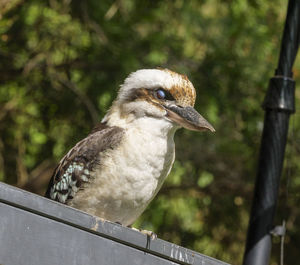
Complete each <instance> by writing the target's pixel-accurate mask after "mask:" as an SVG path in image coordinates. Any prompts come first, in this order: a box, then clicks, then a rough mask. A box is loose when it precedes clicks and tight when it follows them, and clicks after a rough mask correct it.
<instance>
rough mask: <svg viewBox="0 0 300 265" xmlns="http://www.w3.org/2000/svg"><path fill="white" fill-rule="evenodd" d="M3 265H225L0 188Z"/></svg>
mask: <svg viewBox="0 0 300 265" xmlns="http://www.w3.org/2000/svg"><path fill="white" fill-rule="evenodd" d="M0 264H1V265H18V264H22V265H27V264H28V265H44V264H45V265H47V264H49V265H50V264H65V265H69V264H70V265H71V264H72V265H73V264H78V265H79V264H80V265H81V264H84V265H89V264H91V265H92V264H103V265H115V264H122V265H135V264H149V265H150V264H151V265H154V264H159V265H160V264H201V265H217V264H226V263H224V262H221V261H218V260H216V259H213V258H210V257H207V256H205V255H201V254H199V253H197V252H194V251H192V250H189V249H186V248H183V247H180V246H177V245H174V244H172V243H169V242H166V241H163V240H161V239H154V240H151V239H149V238H148V237H147V236H146V235H144V234H142V233H140V232H137V231H134V230H132V229H130V228H127V227H123V226H120V225H118V224H115V223H111V222H108V221H105V220H102V219H100V218H97V217H95V216H91V215H88V214H86V213H84V212H81V211H78V210H76V209H73V208H71V207H68V206H65V205H62V204H60V203H57V202H54V201H51V200H48V199H46V198H43V197H40V196H38V195H35V194H32V193H29V192H26V191H24V190H20V189H17V188H15V187H12V186H9V185H7V184H4V183H0Z"/></svg>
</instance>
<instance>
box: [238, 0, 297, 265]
mask: <svg viewBox="0 0 300 265" xmlns="http://www.w3.org/2000/svg"><path fill="white" fill-rule="evenodd" d="M299 19H300V0H289V5H288V12H287V16H286V22H285V28H284V33H283V38H282V44H281V50H280V58H279V62H278V68H277V70H276V71H275V76H274V77H273V78H271V79H270V83H269V89H268V92H267V95H266V98H265V101H264V104H263V108H264V109H265V121H264V129H263V135H262V140H261V147H260V155H259V163H258V171H257V176H256V183H255V191H254V199H253V205H252V210H251V216H250V221H249V227H248V236H247V243H246V249H245V254H244V261H243V264H244V265H268V264H269V260H270V254H271V234H270V232H271V230H272V227H273V218H274V215H275V209H276V202H277V197H278V189H279V182H280V175H281V171H282V165H283V158H284V151H285V145H286V139H287V133H288V124H289V117H290V114H291V113H293V112H294V111H295V109H294V90H295V82H294V81H293V79H292V66H293V64H294V60H295V58H296V54H297V50H298V46H299V31H300V27H299V25H300V23H299Z"/></svg>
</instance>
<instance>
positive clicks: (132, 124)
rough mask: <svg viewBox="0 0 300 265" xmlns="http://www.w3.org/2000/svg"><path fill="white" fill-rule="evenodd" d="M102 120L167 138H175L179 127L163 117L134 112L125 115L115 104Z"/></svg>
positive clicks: (108, 123) (109, 124)
mask: <svg viewBox="0 0 300 265" xmlns="http://www.w3.org/2000/svg"><path fill="white" fill-rule="evenodd" d="M102 122H106V124H107V125H108V126H118V127H121V128H123V129H125V130H128V129H134V130H137V131H139V132H144V133H145V134H151V135H153V136H159V137H166V138H169V137H171V138H173V136H174V133H175V132H176V130H177V129H179V127H178V126H176V125H175V124H174V123H173V122H171V121H168V120H166V119H163V118H160V119H159V118H156V117H151V116H140V117H137V116H136V115H135V114H133V113H129V114H127V115H124V114H123V113H121V111H120V110H119V108H117V107H115V106H112V108H111V109H110V111H109V112H108V113H107V114H106V116H105V117H104V118H103V120H102Z"/></svg>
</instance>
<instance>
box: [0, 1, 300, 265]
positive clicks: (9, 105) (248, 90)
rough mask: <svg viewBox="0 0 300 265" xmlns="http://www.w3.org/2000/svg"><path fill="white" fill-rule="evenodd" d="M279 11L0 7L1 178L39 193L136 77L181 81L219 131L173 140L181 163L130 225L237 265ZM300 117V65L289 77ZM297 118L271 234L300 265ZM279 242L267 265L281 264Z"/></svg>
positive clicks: (85, 4)
mask: <svg viewBox="0 0 300 265" xmlns="http://www.w3.org/2000/svg"><path fill="white" fill-rule="evenodd" d="M286 8H287V1H286V0H273V1H264V0H210V1H208V0H206V1H198V0H190V1H183V0H176V1H173V0H164V1H145V0H117V1H108V0H102V1H98V0H87V1H71V0H64V1H59V0H49V1H45V0H32V1H23V0H1V1H0V180H1V181H4V182H6V183H10V184H13V185H16V186H18V187H21V188H24V189H27V190H30V191H32V192H35V193H38V194H43V193H44V191H45V188H46V185H47V183H48V181H49V178H50V176H51V174H52V172H53V170H54V168H55V166H56V164H57V163H58V161H59V160H60V158H61V157H62V156H63V155H64V154H65V153H66V152H67V151H68V149H69V148H71V147H72V146H73V145H74V144H75V143H76V142H77V141H79V140H80V139H82V138H83V137H85V136H86V135H87V134H88V132H89V131H90V130H91V128H92V127H93V126H94V125H95V124H96V123H97V122H99V121H100V120H101V118H102V117H103V115H104V113H105V111H106V110H107V109H108V107H109V106H110V104H111V102H112V100H113V99H114V98H115V96H116V92H117V90H118V87H119V85H120V84H121V83H122V81H123V80H124V78H125V77H126V76H127V75H128V74H129V73H130V72H132V71H135V70H137V69H140V68H156V67H167V68H169V69H172V70H174V71H177V72H180V73H184V74H186V75H187V76H188V77H189V79H190V80H191V81H192V82H193V84H194V86H195V87H196V89H197V102H196V109H197V110H198V111H199V112H200V113H201V114H202V115H203V116H204V117H206V118H207V119H208V120H209V121H210V122H211V123H212V124H213V126H214V127H215V129H216V133H215V134H212V133H194V132H190V131H187V130H180V131H178V132H177V134H176V137H175V141H176V152H177V159H176V162H175V164H174V167H173V170H172V173H171V175H170V176H169V178H168V179H167V181H166V183H165V185H164V186H163V188H162V190H161V191H160V193H159V194H158V196H157V198H156V199H155V200H154V201H153V202H152V204H151V205H150V207H148V209H147V210H146V211H145V213H144V214H143V215H142V216H141V217H140V219H139V220H138V221H137V222H136V226H137V227H140V228H144V229H148V230H153V231H155V232H156V233H157V234H158V236H159V237H161V238H163V239H165V240H168V241H171V242H174V243H177V244H180V245H183V246H185V247H188V248H192V249H194V250H197V251H199V252H201V253H204V254H206V255H209V256H213V257H215V258H218V259H221V260H224V261H227V262H230V263H233V264H240V263H241V262H242V255H243V251H244V243H245V240H246V232H247V225H248V217H249V211H250V206H251V199H252V192H253V187H254V180H255V172H256V164H257V159H258V157H257V156H258V148H259V142H260V135H261V133H262V126H263V114H264V113H263V111H262V109H261V103H262V101H263V98H264V95H265V91H266V89H267V85H268V80H269V78H270V77H271V76H272V75H273V73H274V70H275V67H276V65H277V60H278V55H279V48H280V39H281V35H282V30H283V26H284V20H285V14H286ZM294 77H295V79H296V82H297V86H298V88H297V89H296V101H297V106H298V107H297V110H299V102H300V100H299V99H300V88H299V84H300V61H299V60H297V61H296V64H295V68H294ZM299 161H300V118H299V114H298V112H296V114H295V115H293V117H292V119H291V123H290V133H289V140H288V146H287V151H286V159H285V166H284V171H283V177H282V182H281V189H280V201H279V208H278V213H277V216H276V224H281V222H282V220H283V219H285V220H286V221H287V229H288V234H287V237H286V239H285V243H286V245H285V260H286V264H295V260H299V258H300V255H299V248H300V208H299V205H300V163H299ZM279 246H280V239H278V238H275V239H274V247H273V251H272V263H271V264H272V265H275V264H278V263H279Z"/></svg>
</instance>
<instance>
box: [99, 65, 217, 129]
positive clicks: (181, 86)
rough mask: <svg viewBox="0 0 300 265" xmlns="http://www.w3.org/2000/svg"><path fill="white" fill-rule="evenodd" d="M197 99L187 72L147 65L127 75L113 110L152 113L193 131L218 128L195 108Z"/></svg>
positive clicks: (154, 116)
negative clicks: (151, 67)
mask: <svg viewBox="0 0 300 265" xmlns="http://www.w3.org/2000/svg"><path fill="white" fill-rule="evenodd" d="M195 99H196V91H195V88H194V86H193V84H192V83H191V82H190V81H189V80H188V78H187V77H186V76H185V75H181V74H178V73H175V72H173V71H170V70H168V69H143V70H138V71H136V72H134V73H131V74H130V75H129V76H128V77H127V78H126V79H125V81H124V84H123V85H122V86H121V88H120V90H119V93H118V97H117V99H116V101H115V102H114V105H113V108H112V109H111V111H112V110H113V109H114V108H118V109H119V110H120V113H121V115H122V116H127V115H129V114H133V115H134V117H136V118H137V117H147V116H149V117H152V118H156V119H164V120H166V121H168V122H170V123H172V124H174V125H175V126H178V127H184V128H187V129H189V130H193V131H204V130H209V131H212V132H214V131H215V130H214V128H213V127H212V125H211V124H210V123H209V122H208V121H207V120H205V119H204V118H203V117H202V116H201V115H200V114H199V113H198V112H197V111H196V110H195V109H194V104H195ZM104 120H105V119H104Z"/></svg>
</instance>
